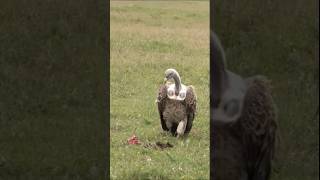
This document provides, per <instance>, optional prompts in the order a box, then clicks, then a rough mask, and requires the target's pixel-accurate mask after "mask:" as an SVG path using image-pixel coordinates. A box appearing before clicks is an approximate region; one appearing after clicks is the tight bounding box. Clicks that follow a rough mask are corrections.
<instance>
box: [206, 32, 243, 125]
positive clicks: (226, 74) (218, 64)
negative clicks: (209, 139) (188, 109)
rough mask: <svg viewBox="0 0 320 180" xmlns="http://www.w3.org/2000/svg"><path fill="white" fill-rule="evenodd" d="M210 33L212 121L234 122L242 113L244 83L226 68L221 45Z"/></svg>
mask: <svg viewBox="0 0 320 180" xmlns="http://www.w3.org/2000/svg"><path fill="white" fill-rule="evenodd" d="M211 34H212V36H211V48H210V49H211V52H210V54H212V56H213V58H212V62H211V63H212V71H213V78H212V79H211V81H212V82H211V85H212V87H211V91H212V92H211V93H212V94H211V97H212V100H211V102H212V104H211V108H212V110H211V113H212V115H211V117H212V119H213V121H220V122H224V123H229V122H234V121H236V120H237V119H238V118H239V117H240V115H241V113H242V107H243V102H244V97H245V93H246V85H245V82H244V80H243V79H242V77H240V76H239V75H237V74H234V73H232V72H230V71H228V70H227V68H226V67H227V65H226V60H225V55H224V50H223V47H222V45H221V43H220V41H219V39H218V37H217V35H216V34H215V33H211Z"/></svg>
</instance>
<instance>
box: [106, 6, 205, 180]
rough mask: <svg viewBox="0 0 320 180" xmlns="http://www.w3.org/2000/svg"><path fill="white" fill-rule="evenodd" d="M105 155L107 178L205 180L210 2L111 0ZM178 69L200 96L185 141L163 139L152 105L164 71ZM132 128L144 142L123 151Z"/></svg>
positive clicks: (155, 108) (154, 107)
mask: <svg viewBox="0 0 320 180" xmlns="http://www.w3.org/2000/svg"><path fill="white" fill-rule="evenodd" d="M110 26H111V33H110V36H111V42H110V51H111V52H110V55H111V67H110V80H111V83H110V88H111V94H110V96H111V103H110V106H111V109H110V111H111V113H110V114H111V123H110V137H111V141H110V148H111V149H110V151H111V157H110V160H111V166H110V173H111V175H110V176H111V178H112V179H208V178H209V146H210V142H209V140H210V139H209V3H208V2H161V1H153V2H132V1H111V21H110ZM167 68H176V69H177V70H178V72H179V73H180V75H181V76H182V81H183V83H184V84H187V85H188V84H192V85H194V86H195V88H196V92H197V95H198V113H197V116H196V119H195V121H194V125H193V129H192V131H191V133H190V134H189V136H188V138H186V139H184V140H182V139H177V138H175V137H172V136H171V135H168V134H166V133H163V131H162V129H161V127H160V119H159V114H158V110H157V106H156V104H155V98H156V95H157V91H158V88H159V86H160V84H161V83H162V82H163V78H164V77H163V76H164V71H165V70H166V69H167ZM135 129H136V135H137V136H138V137H139V138H140V140H141V141H142V142H156V141H161V142H167V141H168V142H170V143H171V144H173V145H174V147H173V148H171V149H165V150H155V149H147V148H144V147H142V146H132V145H127V144H126V140H127V139H128V138H129V137H130V136H131V135H132V134H133V132H134V130H135Z"/></svg>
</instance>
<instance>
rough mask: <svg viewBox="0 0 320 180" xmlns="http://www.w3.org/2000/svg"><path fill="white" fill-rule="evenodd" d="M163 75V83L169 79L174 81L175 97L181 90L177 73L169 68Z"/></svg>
mask: <svg viewBox="0 0 320 180" xmlns="http://www.w3.org/2000/svg"><path fill="white" fill-rule="evenodd" d="M164 75H165V78H164V81H165V82H167V81H168V80H171V79H173V80H174V83H175V88H176V89H175V93H176V95H178V94H179V92H180V90H181V78H180V75H179V73H178V72H177V71H176V70H175V69H172V68H170V69H167V70H166V71H165V73H164Z"/></svg>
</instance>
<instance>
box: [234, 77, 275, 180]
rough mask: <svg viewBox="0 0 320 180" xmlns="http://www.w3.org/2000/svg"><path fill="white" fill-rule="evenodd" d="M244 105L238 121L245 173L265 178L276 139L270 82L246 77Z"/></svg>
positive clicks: (256, 177)
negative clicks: (245, 163) (244, 156)
mask: <svg viewBox="0 0 320 180" xmlns="http://www.w3.org/2000/svg"><path fill="white" fill-rule="evenodd" d="M246 83H247V87H248V89H247V92H246V96H245V100H244V107H243V112H242V115H241V117H240V119H239V123H240V124H241V126H242V128H243V133H244V134H243V142H244V145H245V147H246V149H247V150H246V158H247V162H248V164H247V167H248V176H249V179H252V180H267V179H269V176H270V173H271V162H272V159H273V154H274V149H275V141H276V129H277V123H276V112H275V111H276V110H275V105H274V103H273V99H272V96H271V85H270V83H269V81H268V80H267V79H266V78H264V77H262V76H255V77H252V78H248V79H247V80H246Z"/></svg>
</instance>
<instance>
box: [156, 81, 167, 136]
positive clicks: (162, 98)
mask: <svg viewBox="0 0 320 180" xmlns="http://www.w3.org/2000/svg"><path fill="white" fill-rule="evenodd" d="M166 101H167V87H166V86H165V85H161V86H160V88H159V92H158V97H157V104H158V110H159V115H160V121H161V126H162V129H163V130H164V131H169V128H168V127H167V126H166V122H165V121H164V119H163V111H164V109H165V105H166Z"/></svg>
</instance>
